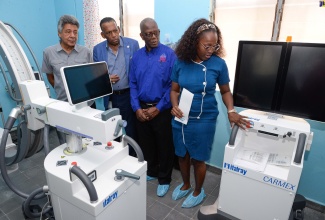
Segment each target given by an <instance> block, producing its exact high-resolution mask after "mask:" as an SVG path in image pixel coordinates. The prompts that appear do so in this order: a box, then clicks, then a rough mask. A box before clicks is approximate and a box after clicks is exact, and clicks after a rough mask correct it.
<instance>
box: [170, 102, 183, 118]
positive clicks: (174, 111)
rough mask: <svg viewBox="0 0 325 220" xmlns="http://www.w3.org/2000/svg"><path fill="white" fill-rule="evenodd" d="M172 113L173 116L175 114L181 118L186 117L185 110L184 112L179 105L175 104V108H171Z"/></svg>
mask: <svg viewBox="0 0 325 220" xmlns="http://www.w3.org/2000/svg"><path fill="white" fill-rule="evenodd" d="M171 113H172V115H173V116H175V117H177V118H179V119H181V118H183V117H184V115H183V112H182V110H180V109H179V108H178V105H175V106H173V108H172V110H171Z"/></svg>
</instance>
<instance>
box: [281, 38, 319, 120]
mask: <svg viewBox="0 0 325 220" xmlns="http://www.w3.org/2000/svg"><path fill="white" fill-rule="evenodd" d="M287 51H288V52H287V57H286V61H285V68H284V82H283V86H282V87H281V90H280V94H281V97H280V102H279V107H278V110H279V111H280V112H281V113H283V114H288V115H294V116H297V117H302V118H309V119H313V120H317V121H325V44H313V43H289V44H288V50H287Z"/></svg>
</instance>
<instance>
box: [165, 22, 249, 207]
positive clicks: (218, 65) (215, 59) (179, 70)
mask: <svg viewBox="0 0 325 220" xmlns="http://www.w3.org/2000/svg"><path fill="white" fill-rule="evenodd" d="M175 53H176V55H177V58H178V60H177V61H176V62H175V64H174V67H173V72H172V76H171V79H172V88H171V93H170V99H171V103H172V106H173V108H172V110H171V113H172V115H173V116H175V117H177V118H179V119H181V118H182V117H183V112H182V111H181V109H180V108H179V107H178V105H179V98H180V96H181V94H182V92H183V90H184V89H186V90H188V91H189V92H191V93H193V94H194V96H193V100H192V104H191V108H190V112H189V118H188V122H187V124H183V123H181V122H179V121H176V120H175V118H174V119H173V120H172V127H173V140H174V146H175V154H176V155H177V156H178V157H179V165H180V171H181V175H182V179H183V183H182V184H180V185H179V186H177V187H176V189H175V190H174V192H173V194H172V198H173V199H174V200H177V199H180V198H183V197H185V196H186V195H187V194H188V193H189V192H190V191H191V185H190V166H191V163H192V164H193V166H194V179H195V188H194V189H193V192H192V193H191V194H190V195H189V196H188V197H187V198H186V199H185V201H184V202H183V204H182V207H184V208H191V207H194V206H196V205H198V204H200V203H201V202H202V201H203V199H204V197H205V193H204V189H203V188H202V186H203V182H204V179H205V174H206V164H205V161H207V160H208V159H209V158H210V153H211V147H212V142H213V138H214V134H215V129H216V121H217V116H218V114H219V111H218V105H217V101H216V98H215V90H216V85H217V84H218V86H219V89H220V93H221V95H222V100H223V102H224V104H225V106H226V107H227V109H228V118H229V121H230V123H231V124H232V125H233V124H234V123H235V124H238V125H239V126H240V127H241V128H244V125H245V124H246V120H245V119H244V118H243V116H240V115H239V114H237V113H236V111H235V109H234V106H233V98H232V94H231V91H230V88H229V81H230V80H229V75H228V68H227V65H226V63H225V61H224V60H223V59H222V58H221V56H222V55H223V47H222V38H221V32H220V30H219V28H218V27H217V26H216V25H215V24H213V23H211V22H210V21H208V20H206V19H199V20H197V21H195V22H193V23H192V24H191V25H190V27H189V28H188V29H187V30H186V31H185V33H184V35H183V36H182V38H181V40H180V41H179V44H178V45H177V47H176V49H175Z"/></svg>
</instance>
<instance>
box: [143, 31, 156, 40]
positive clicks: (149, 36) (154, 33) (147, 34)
mask: <svg viewBox="0 0 325 220" xmlns="http://www.w3.org/2000/svg"><path fill="white" fill-rule="evenodd" d="M142 34H143V36H144V37H146V38H148V39H150V38H153V35H155V36H156V37H158V36H159V34H160V30H156V31H152V32H148V33H142Z"/></svg>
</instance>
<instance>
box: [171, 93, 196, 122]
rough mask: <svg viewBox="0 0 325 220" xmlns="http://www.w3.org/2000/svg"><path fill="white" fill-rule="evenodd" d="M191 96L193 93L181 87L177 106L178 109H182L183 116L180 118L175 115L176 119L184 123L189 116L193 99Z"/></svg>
mask: <svg viewBox="0 0 325 220" xmlns="http://www.w3.org/2000/svg"><path fill="white" fill-rule="evenodd" d="M193 96H194V94H193V93H191V92H190V91H188V90H187V89H185V88H184V89H183V91H182V95H181V99H180V100H179V105H178V108H180V110H182V112H183V117H182V118H181V119H179V118H177V117H175V120H176V121H179V122H181V123H183V124H185V125H186V124H187V122H188V116H189V113H190V109H191V105H192V101H193Z"/></svg>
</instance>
